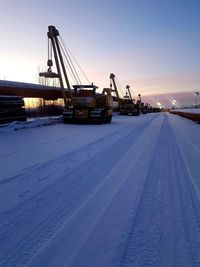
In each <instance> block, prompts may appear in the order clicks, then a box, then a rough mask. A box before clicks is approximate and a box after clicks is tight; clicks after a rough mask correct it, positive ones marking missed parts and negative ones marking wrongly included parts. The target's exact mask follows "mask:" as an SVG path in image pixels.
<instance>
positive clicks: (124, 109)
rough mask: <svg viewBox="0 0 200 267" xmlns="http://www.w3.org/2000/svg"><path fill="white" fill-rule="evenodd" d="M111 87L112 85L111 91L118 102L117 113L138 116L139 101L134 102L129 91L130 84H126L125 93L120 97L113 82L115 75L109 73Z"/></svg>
mask: <svg viewBox="0 0 200 267" xmlns="http://www.w3.org/2000/svg"><path fill="white" fill-rule="evenodd" d="M110 80H111V88H112V85H113V87H114V89H112V92H115V94H116V97H117V99H118V104H119V114H120V115H129V116H138V115H139V114H140V105H139V103H137V104H135V103H134V100H133V99H132V96H131V93H130V86H129V85H127V86H126V95H125V96H124V98H120V96H119V92H118V88H117V85H116V82H115V75H114V74H113V73H111V74H110Z"/></svg>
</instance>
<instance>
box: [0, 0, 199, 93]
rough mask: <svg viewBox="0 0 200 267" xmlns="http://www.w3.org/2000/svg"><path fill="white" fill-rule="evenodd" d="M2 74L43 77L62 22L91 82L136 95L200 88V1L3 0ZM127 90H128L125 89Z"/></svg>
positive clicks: (18, 77) (16, 77)
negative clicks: (115, 83) (54, 31)
mask: <svg viewBox="0 0 200 267" xmlns="http://www.w3.org/2000/svg"><path fill="white" fill-rule="evenodd" d="M0 3H1V24H0V29H1V43H0V79H6V80H13V81H21V82H31V83H36V82H37V76H38V74H37V72H38V67H40V68H42V67H45V65H46V61H47V36H46V32H47V27H48V25H55V26H56V27H57V28H58V29H59V32H60V35H61V36H62V38H63V39H64V40H65V42H66V44H67V45H68V47H69V48H70V50H71V51H72V53H73V55H74V56H75V58H76V60H77V61H78V62H79V64H80V65H81V67H82V69H83V70H84V72H85V73H86V75H87V77H88V78H89V80H90V81H91V82H94V83H95V84H97V85H98V86H99V87H100V88H101V89H102V88H103V87H108V86H109V74H110V73H111V72H113V73H114V74H115V75H116V77H117V79H118V80H119V81H120V84H121V87H122V89H124V88H125V86H126V84H129V85H130V86H131V90H132V92H133V95H137V94H138V93H141V94H142V95H149V94H158V93H171V92H187V91H189V92H194V91H199V90H200V1H199V0H187V1H185V0H174V1H172V0H132V1H131V0H121V1H119V0H98V1H97V0H73V1H69V0H43V1H42V0H18V1H16V0H0ZM124 91H125V89H124Z"/></svg>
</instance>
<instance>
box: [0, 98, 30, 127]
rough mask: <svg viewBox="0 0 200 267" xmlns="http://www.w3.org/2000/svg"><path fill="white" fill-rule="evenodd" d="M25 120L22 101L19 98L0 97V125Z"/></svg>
mask: <svg viewBox="0 0 200 267" xmlns="http://www.w3.org/2000/svg"><path fill="white" fill-rule="evenodd" d="M26 119H27V117H26V112H25V108H24V100H23V99H22V98H21V97H19V96H2V95H0V124H3V123H8V122H12V121H26Z"/></svg>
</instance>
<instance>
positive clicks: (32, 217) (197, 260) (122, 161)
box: [0, 113, 200, 267]
mask: <svg viewBox="0 0 200 267" xmlns="http://www.w3.org/2000/svg"><path fill="white" fill-rule="evenodd" d="M35 126H37V124H36V125H35ZM40 126H41V124H40ZM199 136H200V126H199V125H197V124H195V123H194V122H191V121H189V120H186V119H183V118H181V117H179V116H175V115H173V114H167V113H159V114H146V115H141V116H139V117H130V116H114V117H113V122H112V123H111V124H106V125H67V124H62V123H57V124H53V125H48V126H41V127H30V128H29V127H25V129H23V127H22V128H18V130H17V131H16V129H14V130H13V128H12V127H9V125H8V126H6V127H1V128H0V148H1V149H0V160H1V161H0V162H1V163H0V164H1V165H0V266H1V267H8V266H9V267H11V266H12V267H23V266H28V267H36V266H37V267H46V266H47V267H71V266H73V267H75V266H76V267H90V266H91V267H93V266H98V267H116V266H127V267H128V266H129V267H130V266H135V267H138V266H139V267H140V266H141V267H143V266H158V267H161V266H162V267H165V266H166V267H171V266H181V267H190V266H200V138H199Z"/></svg>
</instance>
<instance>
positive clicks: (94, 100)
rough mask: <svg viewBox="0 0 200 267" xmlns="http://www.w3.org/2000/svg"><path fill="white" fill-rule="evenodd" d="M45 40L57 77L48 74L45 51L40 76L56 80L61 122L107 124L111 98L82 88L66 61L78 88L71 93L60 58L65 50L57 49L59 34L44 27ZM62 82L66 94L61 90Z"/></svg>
mask: <svg viewBox="0 0 200 267" xmlns="http://www.w3.org/2000/svg"><path fill="white" fill-rule="evenodd" d="M47 36H48V38H49V42H50V44H49V49H53V54H54V59H55V63H56V68H57V73H55V72H52V69H51V67H52V66H53V62H52V59H51V54H52V51H49V52H48V53H49V57H48V61H47V65H48V70H47V72H42V73H40V76H43V77H45V78H58V79H59V82H60V87H61V90H62V93H63V99H64V104H65V108H64V112H63V120H64V122H65V123H76V122H83V123H87V122H92V123H93V122H94V123H110V122H111V120H112V102H113V100H112V96H111V90H104V91H103V92H102V93H101V94H100V93H97V92H96V89H97V88H98V87H97V86H95V85H93V84H89V85H82V84H81V82H80V79H79V77H78V74H77V71H76V70H75V68H74V66H73V64H72V61H71V59H69V60H66V61H67V63H68V69H70V70H71V72H72V74H73V76H75V78H76V81H79V82H80V84H77V85H73V89H72V87H71V85H70V83H69V79H68V75H67V72H66V68H65V63H66V62H64V58H65V59H66V57H67V56H68V57H69V54H67V55H66V53H64V51H65V47H62V46H61V43H60V41H59V39H58V37H59V31H58V30H57V29H56V28H55V26H49V27H48V33H47ZM63 76H64V77H63ZM64 82H65V84H66V86H67V90H65V88H64Z"/></svg>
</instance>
